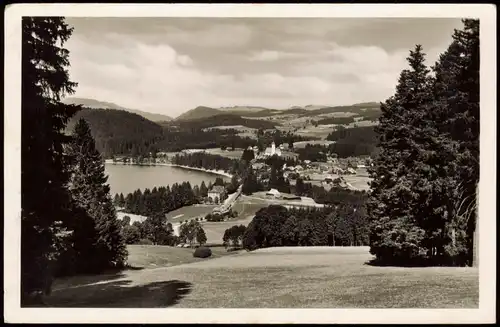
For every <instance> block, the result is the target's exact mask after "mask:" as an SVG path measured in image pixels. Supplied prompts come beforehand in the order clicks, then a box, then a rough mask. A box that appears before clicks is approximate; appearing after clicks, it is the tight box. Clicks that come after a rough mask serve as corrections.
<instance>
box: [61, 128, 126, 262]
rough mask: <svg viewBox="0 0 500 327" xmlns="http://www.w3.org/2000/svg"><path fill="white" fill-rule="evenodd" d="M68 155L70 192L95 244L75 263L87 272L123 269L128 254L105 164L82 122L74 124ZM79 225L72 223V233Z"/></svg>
mask: <svg viewBox="0 0 500 327" xmlns="http://www.w3.org/2000/svg"><path fill="white" fill-rule="evenodd" d="M68 153H69V154H70V155H71V156H72V157H73V158H74V166H73V168H72V178H71V185H70V188H69V189H70V191H71V194H72V197H73V199H74V201H75V202H76V204H77V206H78V207H79V208H82V209H83V210H85V211H86V212H87V214H88V216H89V217H90V219H92V220H93V222H94V225H95V229H94V230H93V231H88V230H85V231H86V232H88V233H89V235H88V237H89V240H92V241H93V240H94V239H95V240H96V241H95V244H93V245H92V246H91V247H88V246H82V247H83V248H85V249H89V250H91V251H89V252H88V253H81V254H80V255H79V256H78V257H77V260H82V262H83V263H84V265H82V267H85V268H86V270H87V271H84V272H99V271H102V270H104V269H106V268H109V267H122V266H123V264H124V263H125V260H126V258H127V251H126V248H125V243H124V241H123V238H122V236H121V224H120V222H119V221H118V220H117V218H116V211H115V207H114V206H113V203H112V201H111V196H110V194H109V185H108V184H107V179H108V177H107V176H106V175H105V172H104V161H103V159H102V158H101V155H100V154H99V152H98V151H97V150H96V148H95V143H94V140H93V138H92V135H91V132H90V128H89V126H88V124H87V123H86V122H85V120H83V119H80V120H79V121H78V123H77V124H76V125H75V129H74V133H73V141H72V142H71V144H70V146H69V148H68ZM80 223H83V222H80V221H75V222H74V223H73V224H72V225H73V227H74V231H75V234H76V233H79V232H80V231H79V230H80ZM83 241H84V240H83Z"/></svg>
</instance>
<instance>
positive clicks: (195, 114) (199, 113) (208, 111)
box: [175, 106, 223, 121]
mask: <svg viewBox="0 0 500 327" xmlns="http://www.w3.org/2000/svg"><path fill="white" fill-rule="evenodd" d="M222 113H223V112H222V111H220V110H217V109H214V108H210V107H204V106H198V107H196V108H194V109H191V110H189V111H186V112H185V113H183V114H182V115H180V116H178V117H177V118H175V120H176V121H182V120H195V119H201V118H207V117H212V116H215V115H220V114H222Z"/></svg>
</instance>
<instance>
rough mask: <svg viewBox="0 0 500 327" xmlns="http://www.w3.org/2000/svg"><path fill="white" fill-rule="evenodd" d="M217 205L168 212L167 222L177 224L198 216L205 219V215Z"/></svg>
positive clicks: (196, 206)
mask: <svg viewBox="0 0 500 327" xmlns="http://www.w3.org/2000/svg"><path fill="white" fill-rule="evenodd" d="M216 207H217V205H209V204H206V205H205V204H204V205H192V206H186V207H182V208H179V209H177V210H174V211H170V212H169V213H168V214H167V220H168V222H170V223H178V222H181V221H184V220H188V219H191V218H195V217H198V216H203V217H205V216H206V215H207V214H209V213H211V212H212V210H214V208H216Z"/></svg>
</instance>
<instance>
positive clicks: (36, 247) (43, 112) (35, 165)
mask: <svg viewBox="0 0 500 327" xmlns="http://www.w3.org/2000/svg"><path fill="white" fill-rule="evenodd" d="M71 33H72V28H70V27H69V26H68V25H67V24H66V23H65V21H64V19H63V18H57V17H51V18H47V17H23V19H22V68H21V69H22V82H21V97H22V101H21V110H22V114H21V161H22V163H21V208H22V210H21V305H29V304H30V303H32V300H33V299H34V297H39V295H43V294H47V293H49V292H50V288H51V284H52V277H51V275H52V274H51V267H52V266H53V264H54V263H55V258H56V251H57V248H56V244H57V235H58V234H59V232H60V228H61V227H62V224H63V223H64V222H65V221H66V220H67V218H68V217H70V216H71V214H70V211H69V210H70V207H71V204H70V202H71V200H70V199H71V198H70V195H69V194H68V192H67V189H66V184H67V182H68V179H69V172H68V170H67V157H66V156H65V154H64V152H63V147H64V145H65V144H67V143H68V142H69V137H68V136H66V135H64V133H63V129H64V127H65V125H66V123H67V122H68V120H69V118H71V117H72V116H73V115H74V113H75V112H76V111H77V110H78V107H77V106H72V105H65V104H63V103H61V101H60V100H61V97H62V96H64V95H66V94H71V93H73V90H74V87H76V83H73V82H71V81H69V78H68V71H67V67H68V66H69V61H68V55H69V52H68V50H66V49H65V48H64V47H63V46H64V43H65V42H66V41H67V40H68V39H69V37H70V36H71Z"/></svg>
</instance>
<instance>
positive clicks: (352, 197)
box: [293, 178, 368, 206]
mask: <svg viewBox="0 0 500 327" xmlns="http://www.w3.org/2000/svg"><path fill="white" fill-rule="evenodd" d="M293 192H294V193H295V195H298V196H306V197H309V198H312V199H313V200H314V201H315V202H316V203H320V204H325V205H341V204H342V203H355V204H357V205H360V206H361V205H364V204H366V202H367V201H368V193H367V192H366V191H357V190H350V189H346V188H342V187H332V188H331V189H330V190H328V191H327V190H325V188H324V187H322V186H317V185H312V184H311V183H304V181H303V180H302V179H301V178H299V179H297V182H296V184H295V186H294V187H293Z"/></svg>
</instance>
